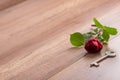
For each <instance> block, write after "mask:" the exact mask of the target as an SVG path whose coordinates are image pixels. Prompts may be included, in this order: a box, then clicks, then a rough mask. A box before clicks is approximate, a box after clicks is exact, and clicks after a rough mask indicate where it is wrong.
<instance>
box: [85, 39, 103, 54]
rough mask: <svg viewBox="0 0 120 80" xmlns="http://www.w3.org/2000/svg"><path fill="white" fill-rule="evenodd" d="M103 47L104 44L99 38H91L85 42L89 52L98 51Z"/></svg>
mask: <svg viewBox="0 0 120 80" xmlns="http://www.w3.org/2000/svg"><path fill="white" fill-rule="evenodd" d="M102 48H103V45H102V44H101V43H100V41H99V40H97V39H95V38H90V39H88V40H87V42H86V43H85V49H86V51H87V52H89V53H97V52H99V51H100V50H101V49H102Z"/></svg>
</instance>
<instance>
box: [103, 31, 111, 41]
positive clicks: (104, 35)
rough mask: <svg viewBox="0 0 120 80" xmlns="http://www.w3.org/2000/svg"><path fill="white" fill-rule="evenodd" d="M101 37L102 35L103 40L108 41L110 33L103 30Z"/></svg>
mask: <svg viewBox="0 0 120 80" xmlns="http://www.w3.org/2000/svg"><path fill="white" fill-rule="evenodd" d="M102 37H103V39H104V41H106V42H108V41H109V38H110V35H109V34H108V33H107V32H106V31H105V30H103V33H102Z"/></svg>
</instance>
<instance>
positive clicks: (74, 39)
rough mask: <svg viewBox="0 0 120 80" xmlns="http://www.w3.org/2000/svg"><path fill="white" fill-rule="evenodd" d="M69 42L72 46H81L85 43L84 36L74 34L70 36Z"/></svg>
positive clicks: (77, 33)
mask: <svg viewBox="0 0 120 80" xmlns="http://www.w3.org/2000/svg"><path fill="white" fill-rule="evenodd" d="M70 42H71V44H72V45H73V46H76V47H78V46H82V45H83V44H84V42H85V39H84V36H83V35H82V34H81V33H79V32H75V33H73V34H71V35H70Z"/></svg>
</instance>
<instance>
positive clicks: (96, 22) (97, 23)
mask: <svg viewBox="0 0 120 80" xmlns="http://www.w3.org/2000/svg"><path fill="white" fill-rule="evenodd" d="M93 21H94V23H95V25H96V27H98V28H103V25H102V24H101V23H100V22H99V21H98V20H97V19H96V18H94V19H93Z"/></svg>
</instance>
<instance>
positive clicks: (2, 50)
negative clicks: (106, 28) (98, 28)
mask: <svg viewBox="0 0 120 80" xmlns="http://www.w3.org/2000/svg"><path fill="white" fill-rule="evenodd" d="M119 4H120V1H119V0H104V1H103V0H97V1H94V2H93V1H91V0H69V1H67V0H59V1H58V0H36V1H35V0H27V1H25V2H23V3H21V4H19V5H16V6H14V7H11V8H9V9H6V10H4V11H1V12H0V17H1V18H0V25H1V26H0V79H3V80H47V79H49V78H50V77H52V76H54V75H55V74H57V73H58V72H60V71H62V70H64V69H65V68H67V67H69V65H72V64H73V63H75V62H76V61H78V60H80V59H81V58H82V57H84V55H85V50H84V49H83V48H80V49H79V48H72V47H71V45H70V43H69V35H70V33H72V32H74V31H80V32H86V31H88V30H89V29H90V24H91V23H92V21H91V20H92V18H93V17H97V18H98V19H100V20H101V21H102V22H103V21H104V22H103V23H104V24H106V25H110V26H115V27H116V28H118V29H120V27H119V21H120V18H119V16H120V15H119V8H120V6H119ZM3 13H4V14H3ZM113 14H117V15H113Z"/></svg>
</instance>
